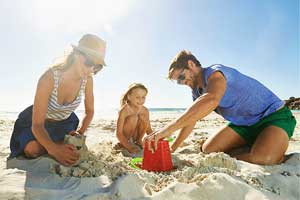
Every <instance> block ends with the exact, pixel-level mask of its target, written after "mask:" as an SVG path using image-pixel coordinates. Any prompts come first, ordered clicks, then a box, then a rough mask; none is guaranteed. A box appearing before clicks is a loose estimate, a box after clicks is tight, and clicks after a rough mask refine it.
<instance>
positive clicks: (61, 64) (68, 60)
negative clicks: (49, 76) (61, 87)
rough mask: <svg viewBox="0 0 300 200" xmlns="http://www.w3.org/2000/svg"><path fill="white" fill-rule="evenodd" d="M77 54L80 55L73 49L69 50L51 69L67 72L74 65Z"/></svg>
mask: <svg viewBox="0 0 300 200" xmlns="http://www.w3.org/2000/svg"><path fill="white" fill-rule="evenodd" d="M76 53H78V52H77V50H75V49H73V48H69V49H67V50H66V51H65V53H64V55H63V56H62V57H60V58H57V59H56V60H55V61H54V64H52V65H51V66H50V68H56V69H59V70H63V71H64V70H67V69H68V68H69V67H70V66H71V65H72V64H73V63H74V60H75V54H76Z"/></svg>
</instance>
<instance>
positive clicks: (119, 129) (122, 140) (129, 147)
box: [116, 108, 137, 153]
mask: <svg viewBox="0 0 300 200" xmlns="http://www.w3.org/2000/svg"><path fill="white" fill-rule="evenodd" d="M126 116H127V114H126V111H125V110H124V108H122V109H121V110H120V112H119V116H118V121H117V129H116V132H117V138H118V140H119V141H120V143H121V144H122V145H123V146H124V147H125V148H126V149H127V150H128V151H129V152H131V153H133V152H136V151H137V149H135V147H134V146H132V145H131V144H130V143H129V142H128V139H127V138H126V137H125V136H124V134H123V129H124V122H125V118H126Z"/></svg>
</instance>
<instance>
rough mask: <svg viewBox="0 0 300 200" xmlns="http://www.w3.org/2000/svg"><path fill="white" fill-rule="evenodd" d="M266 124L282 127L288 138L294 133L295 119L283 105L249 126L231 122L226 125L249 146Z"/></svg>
mask: <svg viewBox="0 0 300 200" xmlns="http://www.w3.org/2000/svg"><path fill="white" fill-rule="evenodd" d="M268 126H277V127H279V128H282V129H283V130H284V131H285V132H286V134H287V135H288V137H289V139H290V138H291V137H292V135H293V133H294V129H295V126H296V119H295V117H294V116H293V114H292V112H291V111H290V109H289V108H288V107H286V106H284V107H283V108H281V109H279V110H277V111H275V112H274V113H272V114H270V115H268V116H267V117H265V118H263V119H261V120H260V121H259V122H257V123H255V124H253V125H251V126H237V125H234V124H232V123H229V124H228V127H230V128H232V129H233V130H234V131H235V132H236V133H237V134H239V135H240V136H241V137H242V138H243V139H244V140H245V141H246V142H247V144H248V145H250V146H251V145H252V144H253V143H254V142H255V140H256V138H257V136H258V135H259V134H260V133H261V132H262V130H263V129H265V128H266V127H268Z"/></svg>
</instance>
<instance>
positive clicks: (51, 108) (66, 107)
mask: <svg viewBox="0 0 300 200" xmlns="http://www.w3.org/2000/svg"><path fill="white" fill-rule="evenodd" d="M53 74H54V88H53V91H52V94H51V96H50V98H49V102H48V111H47V114H46V118H47V119H53V120H56V121H61V120H65V119H67V118H68V117H69V116H70V115H71V114H72V112H74V111H75V109H76V108H77V107H78V106H79V104H80V102H81V99H82V94H84V91H85V85H86V82H87V79H81V83H80V90H79V92H78V95H77V97H76V98H75V100H74V101H73V102H72V103H68V104H58V103H57V89H58V85H59V80H60V76H59V73H58V69H53Z"/></svg>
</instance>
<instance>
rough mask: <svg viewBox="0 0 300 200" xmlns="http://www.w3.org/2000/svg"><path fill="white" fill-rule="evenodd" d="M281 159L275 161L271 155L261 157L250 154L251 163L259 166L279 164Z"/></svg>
mask: <svg viewBox="0 0 300 200" xmlns="http://www.w3.org/2000/svg"><path fill="white" fill-rule="evenodd" d="M280 160H281V158H279V159H276V158H275V157H274V156H272V155H262V154H255V153H251V154H250V161H251V163H256V164H260V165H274V164H278V163H279V162H280Z"/></svg>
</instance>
